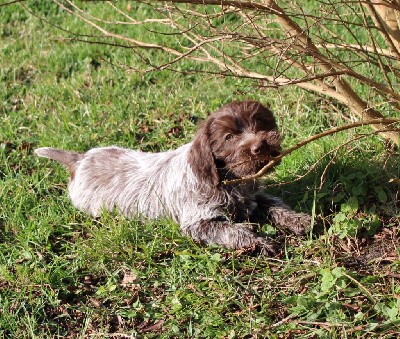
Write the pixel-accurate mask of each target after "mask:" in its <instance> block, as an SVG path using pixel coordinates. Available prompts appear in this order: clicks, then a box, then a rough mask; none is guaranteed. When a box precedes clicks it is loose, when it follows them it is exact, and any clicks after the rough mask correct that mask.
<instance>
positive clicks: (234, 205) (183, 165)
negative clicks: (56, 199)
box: [35, 101, 311, 255]
mask: <svg viewBox="0 0 400 339" xmlns="http://www.w3.org/2000/svg"><path fill="white" fill-rule="evenodd" d="M280 150H281V146H280V137H279V133H278V131H277V125H276V122H275V119H274V116H273V114H272V112H271V111H270V110H269V109H267V108H266V107H264V106H263V105H261V104H260V103H258V102H255V101H244V102H233V103H231V104H228V105H226V106H224V107H222V108H221V109H219V110H218V111H217V112H215V113H214V114H212V115H211V116H210V117H209V118H208V119H207V121H206V122H205V123H204V124H203V125H202V126H201V128H200V130H199V131H198V133H197V135H196V137H195V139H194V141H193V142H190V143H188V144H186V145H183V146H181V147H179V148H178V149H176V150H172V151H167V152H161V153H145V152H140V151H132V150H128V149H124V148H119V147H100V148H94V149H91V150H89V151H88V152H86V153H83V154H81V153H77V152H71V151H63V150H58V149H54V148H48V147H45V148H39V149H36V150H35V152H36V154H37V155H39V156H42V157H47V158H50V159H54V160H57V161H59V162H60V163H62V164H64V165H65V166H66V167H67V168H68V170H69V172H70V175H71V178H70V182H69V185H68V191H69V196H70V198H71V200H72V203H73V204H74V206H76V207H77V208H78V209H80V210H82V211H85V212H87V213H90V214H91V215H93V216H97V215H99V214H100V212H101V211H102V209H103V208H104V209H106V210H108V211H112V210H114V209H115V208H116V209H117V210H118V211H119V212H120V213H122V214H124V215H125V216H126V217H128V218H129V217H133V216H136V215H138V214H140V215H143V216H145V217H148V218H158V217H163V216H164V217H169V218H171V219H172V220H174V221H175V222H177V223H178V224H179V225H180V228H181V231H182V233H184V234H186V235H188V236H190V237H192V238H193V239H194V240H195V241H199V242H202V243H205V244H218V245H222V246H226V247H228V248H233V249H241V248H247V247H252V246H256V247H258V248H260V250H261V251H262V252H264V253H266V254H270V255H272V254H274V253H275V250H276V247H275V242H274V241H273V240H272V239H269V238H267V237H264V236H262V235H260V234H257V233H255V232H254V230H253V225H254V223H256V224H257V223H265V222H270V223H272V224H274V225H276V226H277V227H278V228H280V229H284V230H285V229H286V230H289V231H291V232H293V233H295V234H301V233H303V232H305V231H307V230H309V228H310V223H311V218H310V216H309V215H307V214H304V213H296V212H294V211H293V210H292V209H291V208H289V207H288V206H287V205H285V204H284V203H283V202H282V201H281V200H280V199H279V198H276V197H271V196H269V195H267V194H266V193H265V192H264V191H263V190H262V189H261V188H260V186H259V182H258V181H257V180H254V181H252V182H245V183H241V184H235V185H226V186H225V185H223V184H222V181H223V180H225V179H227V180H230V179H236V178H241V177H243V176H247V175H251V174H255V173H256V172H257V171H259V170H260V169H261V168H262V167H263V166H264V165H265V164H267V163H268V161H269V160H270V159H271V158H273V157H276V156H277V155H279V153H280Z"/></svg>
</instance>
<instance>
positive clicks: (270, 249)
mask: <svg viewBox="0 0 400 339" xmlns="http://www.w3.org/2000/svg"><path fill="white" fill-rule="evenodd" d="M256 245H257V249H258V250H259V251H260V253H261V254H262V255H265V256H269V257H273V256H275V255H276V254H277V253H278V252H279V245H278V243H277V242H276V241H274V240H273V239H270V238H264V237H258V238H257V243H256Z"/></svg>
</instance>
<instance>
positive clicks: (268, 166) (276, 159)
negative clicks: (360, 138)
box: [222, 118, 400, 185]
mask: <svg viewBox="0 0 400 339" xmlns="http://www.w3.org/2000/svg"><path fill="white" fill-rule="evenodd" d="M395 123H400V119H396V118H379V119H370V120H367V121H357V122H353V123H351V124H347V125H343V126H338V127H334V128H331V129H329V130H327V131H324V132H321V133H318V134H315V135H313V136H311V137H310V138H307V139H305V140H303V141H300V142H299V143H297V144H296V145H294V146H292V147H290V148H289V149H287V150H285V151H283V152H282V153H281V154H280V155H278V156H277V157H274V158H272V160H271V161H270V162H269V163H268V164H266V165H265V166H264V167H263V168H262V169H260V170H259V171H258V172H257V173H256V174H253V175H249V176H246V177H243V178H240V179H233V180H224V181H222V183H223V184H224V185H232V184H239V183H243V182H246V181H251V180H254V179H257V178H260V177H261V176H263V175H264V174H266V173H267V171H268V170H270V169H271V168H272V167H273V166H274V165H276V164H277V163H278V162H279V161H280V160H282V158H283V157H285V156H286V155H288V154H290V153H292V152H294V151H295V150H297V149H299V148H301V147H303V146H305V145H307V144H309V143H310V142H312V141H315V140H317V139H321V138H323V137H326V136H327V135H331V134H334V133H337V132H341V131H345V130H348V129H351V128H356V127H360V126H366V125H376V124H385V125H389V124H395Z"/></svg>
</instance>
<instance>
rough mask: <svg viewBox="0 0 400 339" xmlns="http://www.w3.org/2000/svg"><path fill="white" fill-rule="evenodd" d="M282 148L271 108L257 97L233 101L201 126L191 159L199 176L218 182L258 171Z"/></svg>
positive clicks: (214, 182)
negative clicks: (261, 102)
mask: <svg viewBox="0 0 400 339" xmlns="http://www.w3.org/2000/svg"><path fill="white" fill-rule="evenodd" d="M280 150H281V147H280V137H279V133H278V132H277V126H276V122H275V118H274V116H273V114H272V112H271V111H270V110H269V109H267V108H266V107H264V106H263V105H261V104H260V103H258V102H256V101H244V102H233V103H231V104H228V105H226V106H223V107H222V108H221V109H219V110H218V111H217V112H215V113H214V114H212V115H211V116H210V117H209V118H208V120H207V121H206V122H205V123H204V124H203V126H202V127H201V128H200V130H199V132H198V134H197V136H196V138H195V140H194V141H193V146H192V148H191V151H190V154H189V163H190V165H191V166H192V169H193V171H194V172H195V175H197V177H198V178H202V179H203V180H208V181H210V182H211V183H212V184H213V185H218V184H219V183H220V180H221V179H235V178H240V177H243V176H247V175H251V174H255V173H257V172H258V171H259V170H260V169H261V168H262V167H263V166H265V165H266V164H267V163H268V162H269V160H270V159H271V158H273V157H276V156H277V155H279V153H280Z"/></svg>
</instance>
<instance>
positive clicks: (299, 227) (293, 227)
mask: <svg viewBox="0 0 400 339" xmlns="http://www.w3.org/2000/svg"><path fill="white" fill-rule="evenodd" d="M311 224H312V217H311V215H309V214H306V213H295V214H293V215H292V216H291V222H290V224H288V225H287V228H288V229H289V230H290V231H291V232H292V233H294V234H296V235H303V234H306V233H307V232H309V231H310V229H311Z"/></svg>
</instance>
